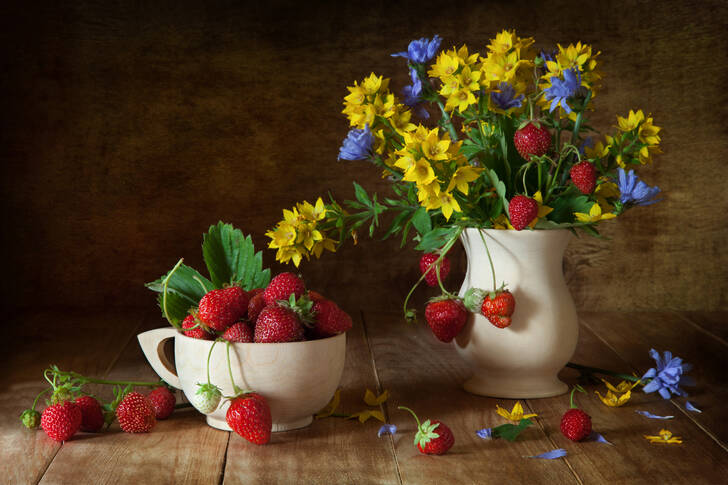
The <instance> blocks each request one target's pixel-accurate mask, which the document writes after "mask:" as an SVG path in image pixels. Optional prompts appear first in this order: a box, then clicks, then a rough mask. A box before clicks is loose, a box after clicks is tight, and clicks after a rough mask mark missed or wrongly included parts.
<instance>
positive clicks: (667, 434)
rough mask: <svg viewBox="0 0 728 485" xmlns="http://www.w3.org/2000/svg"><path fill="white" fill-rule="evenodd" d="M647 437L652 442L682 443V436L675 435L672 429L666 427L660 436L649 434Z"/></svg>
mask: <svg viewBox="0 0 728 485" xmlns="http://www.w3.org/2000/svg"><path fill="white" fill-rule="evenodd" d="M644 437H645V439H647V440H649V441H650V443H665V444H671V443H677V444H682V438H681V437H679V436H673V434H672V432H671V431H668V430H666V429H661V430H660V435H659V436H648V435H644Z"/></svg>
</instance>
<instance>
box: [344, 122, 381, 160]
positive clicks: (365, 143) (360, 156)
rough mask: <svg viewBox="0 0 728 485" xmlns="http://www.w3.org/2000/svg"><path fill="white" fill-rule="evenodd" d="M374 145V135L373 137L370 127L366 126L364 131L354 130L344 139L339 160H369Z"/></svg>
mask: <svg viewBox="0 0 728 485" xmlns="http://www.w3.org/2000/svg"><path fill="white" fill-rule="evenodd" d="M373 143H374V135H372V132H371V130H370V129H369V125H365V126H364V129H363V130H360V129H357V128H353V129H351V130H349V133H348V134H347V135H346V139H344V143H343V144H342V145H341V149H339V157H338V158H337V160H342V159H343V160H364V159H366V158H369V151H370V150H371V149H372V144H373Z"/></svg>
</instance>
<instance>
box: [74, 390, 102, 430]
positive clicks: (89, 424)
mask: <svg viewBox="0 0 728 485" xmlns="http://www.w3.org/2000/svg"><path fill="white" fill-rule="evenodd" d="M76 405H77V406H78V408H79V409H80V410H81V431H88V432H90V433H96V432H97V431H100V430H101V428H102V427H103V426H104V412H103V410H102V409H101V404H99V402H98V401H97V400H96V399H94V398H93V397H91V396H81V397H79V398H76Z"/></svg>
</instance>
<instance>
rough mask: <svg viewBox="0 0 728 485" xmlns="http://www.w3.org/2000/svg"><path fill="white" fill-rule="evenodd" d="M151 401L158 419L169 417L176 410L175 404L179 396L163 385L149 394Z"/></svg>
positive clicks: (148, 397)
mask: <svg viewBox="0 0 728 485" xmlns="http://www.w3.org/2000/svg"><path fill="white" fill-rule="evenodd" d="M147 399H149V402H150V403H152V407H153V408H154V417H155V418H157V419H167V418H168V417H169V416H170V415H171V414H172V411H174V405H175V403H176V402H177V398H175V397H174V394H172V392H171V391H170V390H169V389H168V388H167V387H165V386H161V387H158V388H156V389H155V390H153V391H152V392H150V393H149V395H148V396H147Z"/></svg>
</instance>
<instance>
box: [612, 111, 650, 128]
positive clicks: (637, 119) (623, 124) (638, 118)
mask: <svg viewBox="0 0 728 485" xmlns="http://www.w3.org/2000/svg"><path fill="white" fill-rule="evenodd" d="M644 120H645V115H644V113H642V110H641V109H640V110H637V112H636V113H635V112H634V111H632V110H629V114H628V115H627V117H626V118H622V117H621V116H617V125H618V128H619V129H620V131H624V132H627V131H632V130H634V129H635V128H637V127H638V126H639V125H640V123H642V122H643V121H644Z"/></svg>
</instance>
